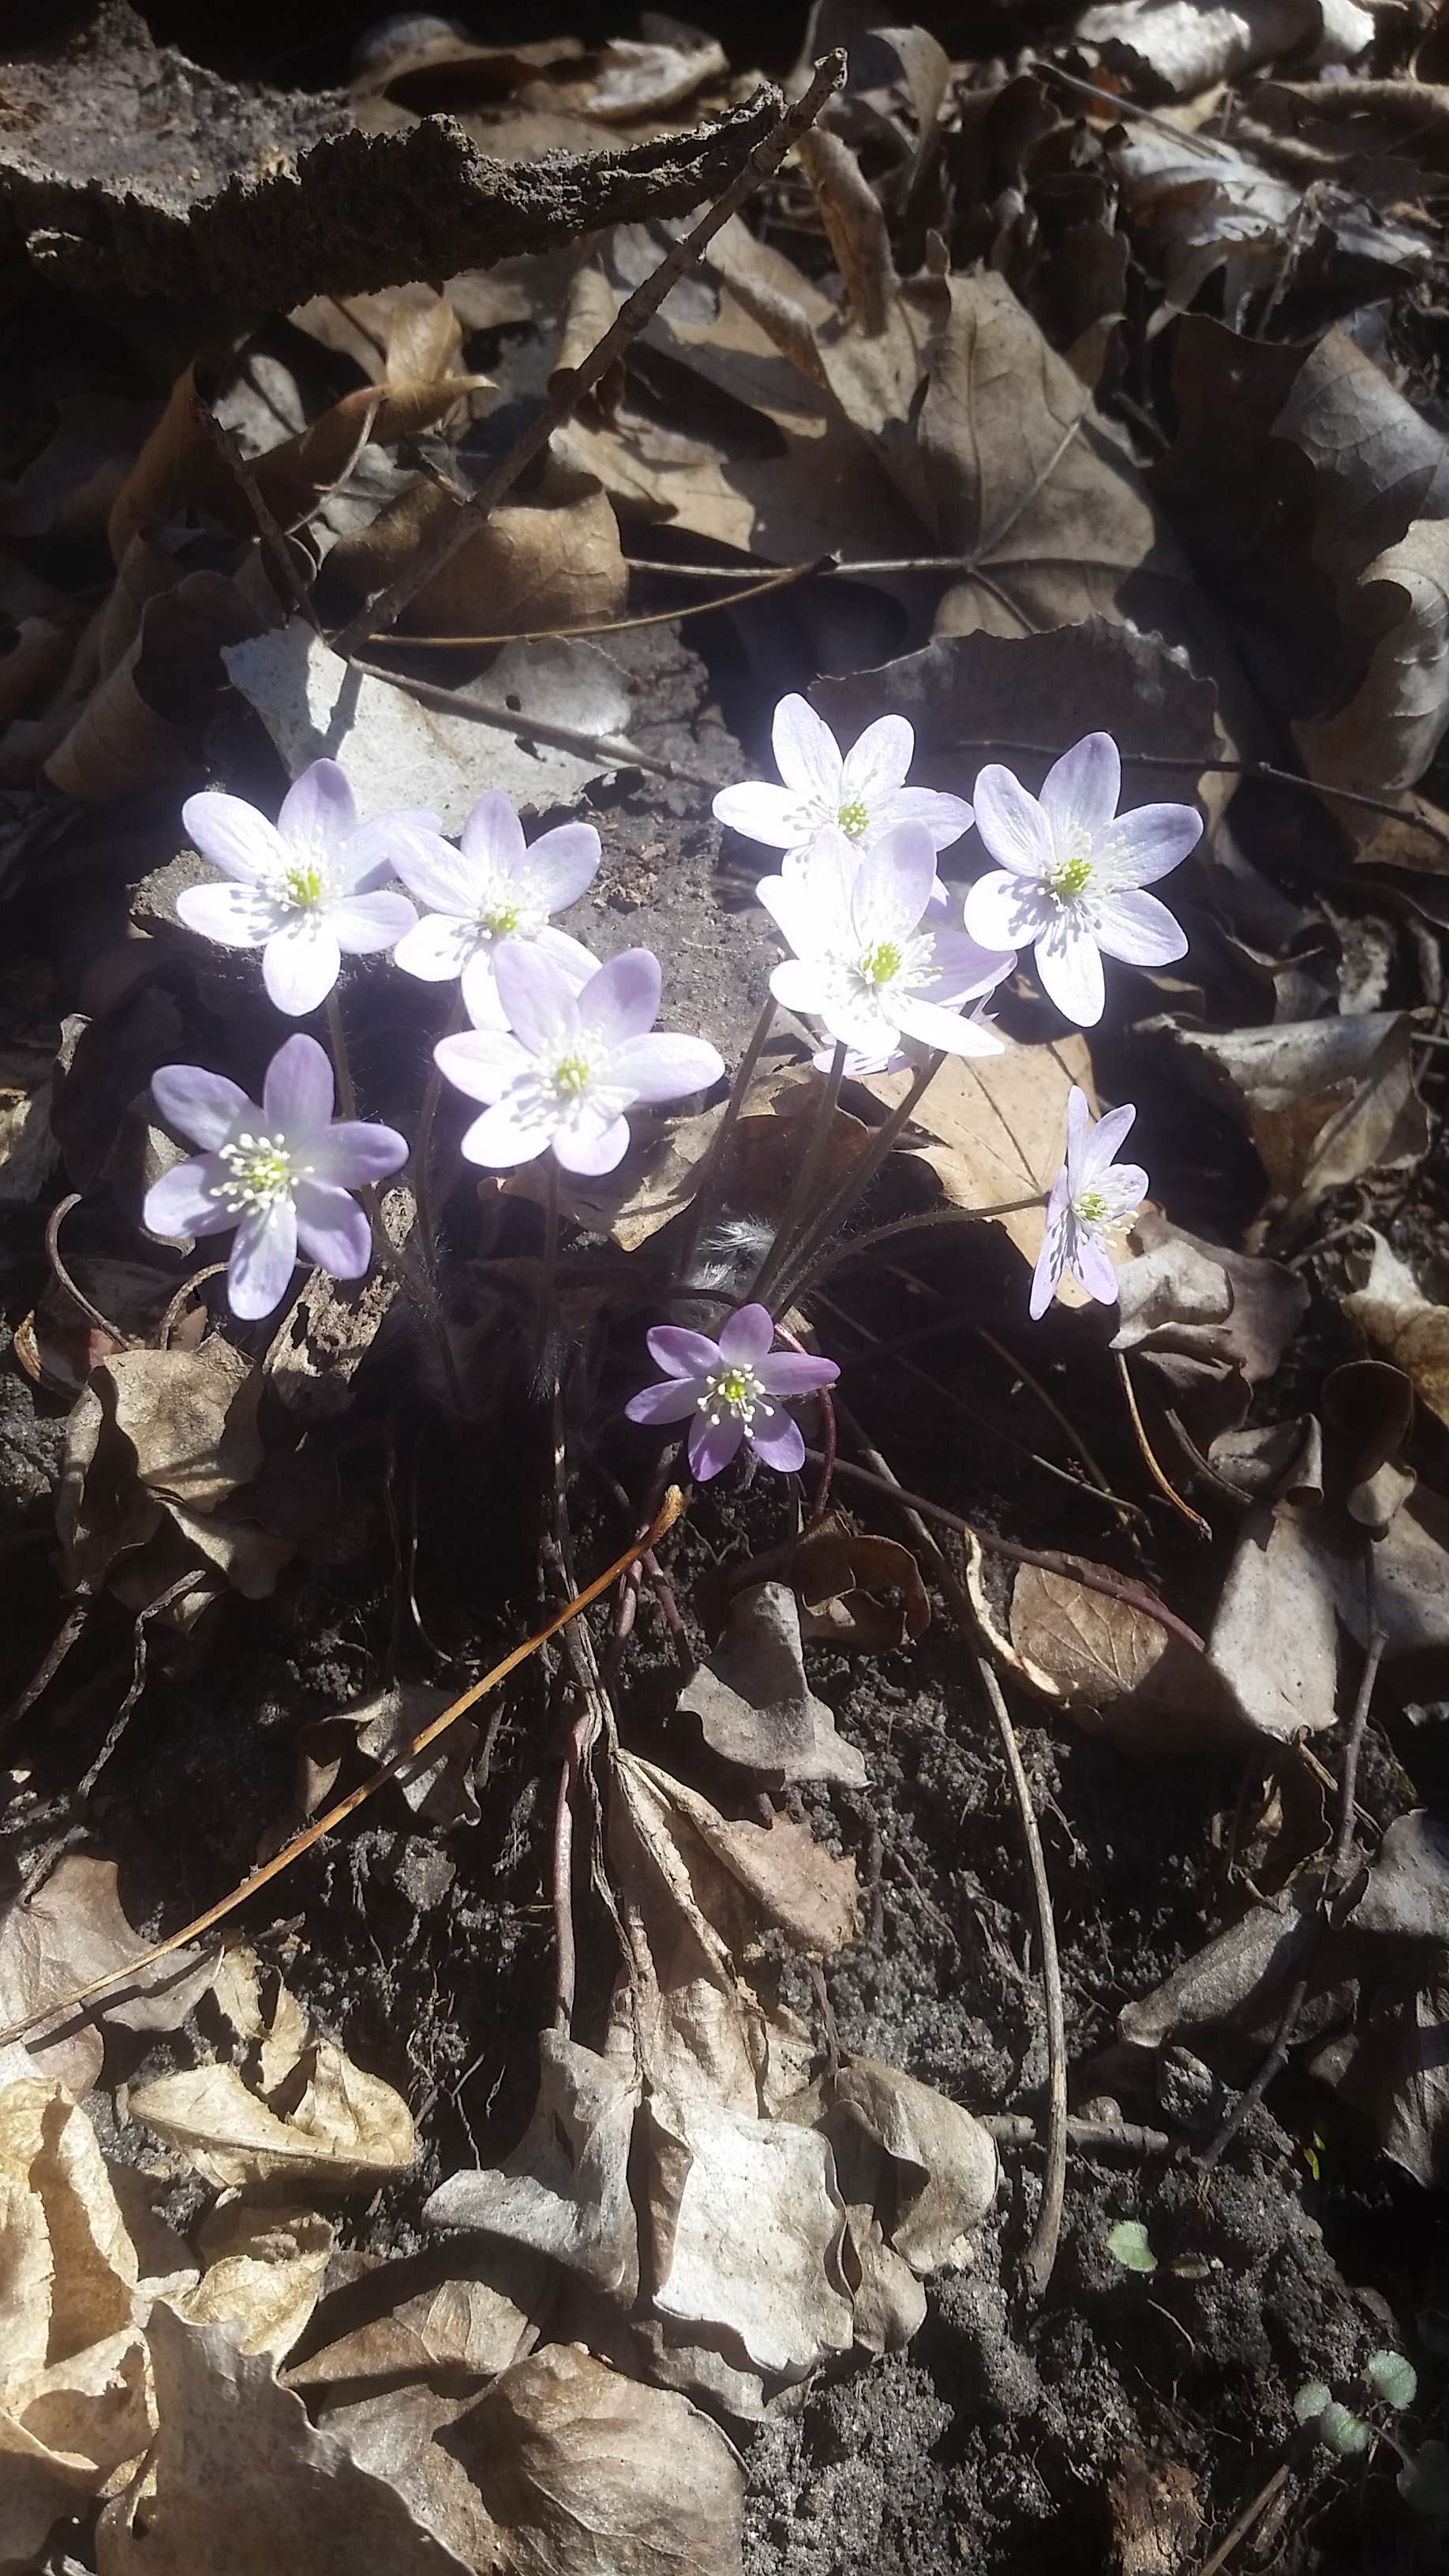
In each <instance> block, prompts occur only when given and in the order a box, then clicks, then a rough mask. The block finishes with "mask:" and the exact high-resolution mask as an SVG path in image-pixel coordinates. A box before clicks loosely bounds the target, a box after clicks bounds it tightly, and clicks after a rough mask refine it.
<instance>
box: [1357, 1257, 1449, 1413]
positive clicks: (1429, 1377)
mask: <svg viewBox="0 0 1449 2576" xmlns="http://www.w3.org/2000/svg"><path fill="white" fill-rule="evenodd" d="M1367 1231H1368V1232H1369V1240H1370V1243H1371V1246H1372V1249H1371V1251H1370V1253H1369V1255H1368V1257H1367V1259H1365V1257H1364V1256H1363V1255H1362V1254H1361V1253H1360V1254H1356V1255H1355V1258H1354V1265H1353V1266H1354V1269H1355V1271H1356V1273H1357V1277H1358V1285H1357V1286H1356V1287H1355V1288H1354V1289H1353V1290H1352V1291H1351V1293H1350V1294H1349V1295H1348V1296H1347V1297H1345V1298H1344V1300H1343V1309H1344V1313H1345V1314H1346V1315H1348V1316H1349V1317H1350V1318H1351V1320H1352V1321H1353V1322H1354V1323H1355V1324H1357V1325H1358V1327H1359V1330H1360V1331H1361V1332H1363V1333H1366V1334H1367V1336H1368V1338H1369V1340H1370V1341H1371V1342H1372V1343H1373V1345H1374V1347H1375V1349H1376V1350H1379V1351H1382V1353H1383V1354H1384V1356H1385V1358H1386V1359H1390V1360H1392V1361H1393V1363H1394V1365H1395V1367H1396V1368H1401V1369H1402V1370H1403V1371H1404V1373H1405V1375H1406V1376H1407V1377H1409V1378H1410V1379H1411V1380H1412V1381H1413V1385H1414V1390H1415V1393H1416V1394H1417V1395H1418V1396H1419V1397H1420V1398H1421V1399H1422V1401H1423V1402H1424V1403H1425V1404H1427V1405H1428V1407H1429V1410H1430V1412H1431V1413H1436V1414H1437V1415H1438V1417H1439V1420H1440V1421H1441V1422H1443V1423H1445V1424H1449V1307H1446V1306H1445V1305H1444V1304H1443V1303H1442V1302H1441V1301H1440V1300H1438V1299H1436V1298H1432V1297H1426V1296H1425V1294H1424V1291H1423V1289H1422V1288H1421V1287H1420V1286H1419V1283H1418V1281H1417V1279H1416V1278H1415V1277H1414V1274H1413V1272H1412V1271H1411V1270H1410V1269H1409V1267H1408V1265H1407V1264H1406V1263H1405V1262H1402V1261H1401V1260H1400V1259H1399V1257H1398V1254H1397V1253H1396V1252H1394V1251H1392V1250H1391V1249H1390V1247H1389V1245H1388V1244H1387V1243H1386V1242H1385V1241H1384V1238H1383V1236H1382V1235H1381V1234H1375V1233H1373V1232H1372V1230H1371V1229H1367Z"/></svg>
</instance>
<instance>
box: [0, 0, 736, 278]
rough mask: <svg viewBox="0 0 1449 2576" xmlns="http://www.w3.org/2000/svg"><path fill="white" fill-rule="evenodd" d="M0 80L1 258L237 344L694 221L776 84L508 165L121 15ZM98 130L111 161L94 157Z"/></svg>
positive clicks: (454, 128)
mask: <svg viewBox="0 0 1449 2576" xmlns="http://www.w3.org/2000/svg"><path fill="white" fill-rule="evenodd" d="M4 75H5V76H4V91H5V97H6V109H5V112H4V113H3V115H0V260H3V261H7V262H11V263H13V262H14V261H16V260H17V259H21V258H23V259H28V260H29V262H30V263H31V264H32V266H33V267H35V268H36V269H38V270H39V271H40V272H41V273H42V274H43V275H44V276H45V277H46V278H48V279H49V280H51V281H53V282H54V283H55V284H57V285H60V286H64V287H67V288H70V289H73V290H76V291H79V292H82V293H86V294H107V295H112V294H117V293H119V294H125V295H129V296H134V297H137V298H142V299H164V300H165V301H166V302H168V303H170V304H172V305H180V306H184V307H194V308H200V309H202V310H205V309H207V308H211V309H214V310H216V311H218V312H220V313H225V314H226V315H227V316H228V317H229V318H230V320H231V321H232V323H233V324H234V323H235V322H236V319H237V317H238V316H244V315H246V314H247V313H251V312H275V311H278V310H282V311H285V310H286V309H287V308H288V307H289V306H291V305H294V304H300V303H303V302H305V301H306V300H307V298H308V297H310V296H313V295H319V294H333V295H356V294H365V293H369V292H372V291H374V290H376V289H377V288H379V287H384V286H400V285H406V284H408V283H409V282H410V281H411V280H412V279H414V278H419V277H422V278H428V277H434V278H442V277H450V276H454V275H456V273H457V272H458V271H459V270H460V269H465V268H480V267H488V266H491V265H492V264H493V263H494V262H495V261H497V260H501V259H509V258H513V257H516V256H517V255H518V254H520V253H522V252H525V251H539V250H546V249H550V248H557V247H558V246H559V245H561V244H562V243H564V242H567V241H569V240H572V239H574V238H576V237H577V236H578V235H580V234H583V233H588V232H593V231H596V230H598V229H600V228H601V227H603V226H605V225H610V224H621V223H638V222H641V221H643V220H645V219H646V218H648V217H651V216H655V215H672V214H681V213H684V212H686V211H687V210H688V209H689V208H690V207H693V206H696V205H698V204H700V203H701V202H702V201H703V200H704V199H706V198H710V197H715V196H718V195H719V194H720V193H721V192H722V191H723V190H724V188H726V187H727V186H728V184H729V182H730V180H731V179H732V178H733V177H734V175H735V173H736V172H737V171H738V170H739V169H740V167H741V165H742V164H743V162H744V161H745V159H746V157H747V156H748V154H749V153H750V152H751V151H752V150H753V149H754V147H755V145H756V144H757V143H760V142H762V141H763V140H764V138H765V136H766V135H767V134H768V133H769V132H770V131H771V129H772V128H773V126H774V125H775V124H776V122H777V120H778V118H779V115H780V110H781V101H780V95H779V92H778V91H777V90H775V89H773V88H771V87H768V86H766V87H763V88H761V89H759V90H757V91H756V93H755V95H754V97H753V98H751V99H749V100H747V101H746V103H745V104H744V105H743V106H742V107H740V108H737V109H734V110H732V111H731V112H730V114H729V115H727V116H724V117H720V118H717V119H716V120H714V121H713V122H711V123H708V124H704V125H700V126H697V127H696V128H695V129H694V130H693V131H692V132H690V133H688V134H683V135H675V136H670V137H667V138H665V139H663V140H660V141H652V142H647V143H640V144H634V145H631V146H629V147H628V148H627V149H625V150H623V151H620V152H605V153H600V154H597V155H594V154H577V155H574V154H565V153H555V154H551V155H550V156H549V157H548V158H547V159H546V160H543V161H533V162H504V161H495V160H492V159H490V158H489V157H488V156H487V155H486V154H485V153H482V152H479V151H478V150H477V148H476V147H475V146H474V145H473V144H472V143H470V141H469V140H468V137H467V135H466V134H465V133H464V132H463V129H462V127H461V126H459V125H458V124H457V123H456V122H455V121H454V120H453V119H452V118H451V117H444V116H437V117H432V116H430V117H424V118H423V119H422V120H421V122H420V123H419V124H417V125H415V126H412V127H410V128H409V129H408V131H407V132H405V133H400V134H374V135H364V134H359V133H357V132H355V131H352V130H349V129H347V128H346V126H345V120H346V117H347V114H348V109H347V105H346V102H345V100H343V99H342V98H341V97H340V96H337V95H335V94H334V95H331V96H328V95H323V96H322V97H310V96H309V97H305V98H304V97H301V96H300V95H291V94H287V93H282V92H267V91H244V90H239V89H235V88H233V87H232V86H231V85H230V84H229V83H227V82H225V81H222V80H219V79H218V78H217V77H216V75H215V74H214V73H211V72H207V71H204V70H202V69H201V68H199V67H198V66H197V65H196V64H194V63H189V62H188V61H187V60H186V58H185V57H184V56H183V55H181V54H178V53H175V52H174V51H172V50H171V49H170V48H169V47H161V46H157V45H155V44H154V42H153V41H152V39H151V37H150V35H149V32H148V31H147V30H146V28H145V27H144V24H143V23H142V22H141V21H139V20H138V19H137V18H136V16H135V13H134V12H133V11H132V10H131V9H129V8H127V7H125V6H124V5H113V6H111V7H109V8H107V9H104V10H103V11H102V12H101V13H100V15H99V17H98V18H97V20H96V21H95V22H93V24H92V26H91V27H90V28H89V29H88V30H86V31H85V32H84V34H82V35H81V36H80V37H79V38H76V39H75V40H73V41H72V42H71V43H70V44H68V45H66V46H65V47H64V48H63V49H61V50H60V51H58V52H57V53H56V54H55V55H54V56H52V57H49V58H47V59H45V60H43V61H42V60H36V59H34V58H31V59H27V60H20V61H14V62H11V63H9V64H6V65H5V67H4ZM78 99H84V100H85V102H86V106H85V120H84V121H85V129H86V135H87V138H88V150H82V149H80V148H79V143H78V136H77V108H76V101H77V100H78ZM107 127H108V128H109V130H110V134H111V141H110V144H109V146H107V145H106V144H105V143H104V142H103V141H102V142H98V140H97V137H98V134H101V133H102V132H103V131H104V130H105V129H106V128H107ZM329 129H333V130H329ZM309 136H310V137H316V138H317V139H315V140H308V137H309ZM304 144H305V146H306V148H302V147H303V145H304ZM293 156H295V157H293Z"/></svg>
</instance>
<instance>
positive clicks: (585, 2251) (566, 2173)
mask: <svg viewBox="0 0 1449 2576" xmlns="http://www.w3.org/2000/svg"><path fill="white" fill-rule="evenodd" d="M539 2055H540V2068H539V2089H538V2101H537V2105H536V2107H535V2110H534V2115H533V2118H532V2120H531V2121H530V2123H529V2126H528V2128H527V2130H526V2131H525V2133H524V2136H523V2137H522V2139H521V2140H520V2142H519V2144H518V2146H517V2147H516V2148H515V2149H514V2151H513V2153H512V2155H511V2156H510V2157H509V2158H508V2160H507V2163H506V2165H505V2166H504V2168H503V2170H502V2171H501V2172H492V2171H483V2172H477V2173H467V2172H462V2173H455V2174H450V2175H449V2177H448V2179H447V2181H446V2182H444V2183H442V2184H440V2185H439V2187H438V2189H437V2190H436V2191H435V2192H434V2193H433V2195H432V2197H431V2199H430V2200H429V2201H428V2202H427V2204H426V2208H425V2210H424V2215H425V2217H426V2218H427V2220H428V2222H429V2224H430V2225H431V2226H434V2227H467V2228H474V2229H476V2230H477V2231H478V2232H479V2234H481V2235H486V2236H498V2237H502V2238H504V2239H506V2240H508V2241H509V2242H511V2243H513V2244H517V2245H523V2246H526V2247H527V2248H528V2249H529V2250H530V2251H531V2252H533V2253H536V2254H546V2255H548V2256H550V2257H551V2258H552V2259H553V2260H554V2261H555V2262H558V2263H562V2264H564V2265H565V2266H566V2267H567V2268H568V2269H569V2270H571V2271H574V2272H578V2273H580V2274H581V2275H582V2277H583V2278H584V2279H585V2280H586V2281H591V2282H593V2283H594V2284H595V2286H596V2287H597V2288H599V2289H601V2290H607V2291H611V2292H616V2293H621V2294H622V2295H623V2296H624V2297H625V2298H632V2296H633V2293H634V2289H635V2286H636V2285H637V2282H638V2277H639V2252H638V2237H637V2230H636V2227H635V2220H634V2207H633V2202H632V2201H631V2199H630V2196H629V2181H628V2165H629V2142H630V2138H631V2136H632V2134H633V2127H634V2114H635V2111H636V2110H637V2108H638V2104H639V2080H638V2077H637V2075H636V2074H635V2073H634V2071H633V2069H632V2068H630V2067H627V2066H625V2065H623V2064H616V2063H615V2062H614V2060H613V2059H612V2058H608V2057H600V2056H598V2055H596V2054H595V2052H594V2051H593V2050H592V2049H588V2048H583V2047H581V2046H580V2045H579V2043H578V2042H577V2041H575V2040H571V2039H566V2038H564V2037H563V2036H562V2035H561V2033H559V2032H557V2031H545V2032H544V2033H543V2035H542V2037H541V2038H540V2041H539Z"/></svg>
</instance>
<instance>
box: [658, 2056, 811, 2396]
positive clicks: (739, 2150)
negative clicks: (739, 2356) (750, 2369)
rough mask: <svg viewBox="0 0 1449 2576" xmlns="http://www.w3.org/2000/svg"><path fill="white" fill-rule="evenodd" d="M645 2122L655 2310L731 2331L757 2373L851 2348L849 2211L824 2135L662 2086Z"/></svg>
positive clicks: (798, 2371)
mask: <svg viewBox="0 0 1449 2576" xmlns="http://www.w3.org/2000/svg"><path fill="white" fill-rule="evenodd" d="M649 2123H650V2129H651V2132H652V2136H653V2141H654V2154H653V2170H654V2179H653V2183H652V2187H651V2192H650V2216H651V2222H652V2228H653V2238H654V2292H653V2298H654V2305H655V2307H656V2308H657V2309H659V2311H660V2312H661V2314H663V2315H664V2316H668V2317H677V2318H680V2319H681V2320H683V2321H684V2322H685V2323H687V2324H696V2325H707V2326H710V2327H712V2328H714V2329H715V2330H716V2331H719V2330H723V2331H724V2332H726V2333H728V2334H733V2335H738V2337H739V2339H740V2341H741V2343H742V2344H743V2345H744V2348H745V2350H746V2352H747V2353H748V2354H749V2356H750V2359H751V2361H753V2362H754V2363H755V2364H756V2365H757V2367H758V2368H760V2369H761V2370H766V2371H772V2372H776V2371H778V2372H784V2373H786V2374H788V2375H790V2376H792V2377H798V2376H800V2375H802V2374H803V2373H804V2372H805V2371H807V2370H811V2369H813V2368H815V2366H816V2365H817V2364H818V2363H820V2362H822V2361H824V2360H825V2359H826V2358H827V2357H828V2356H829V2355H830V2354H831V2353H840V2352H847V2351H849V2349H850V2346H851V2344H852V2342H853V2341H854V2325H853V2322H852V2318H851V2306H850V2300H849V2298H848V2296H847V2295H846V2290H845V2284H844V2279H843V2276H842V2274H841V2270H840V2247H841V2241H842V2236H843V2232H844V2224H845V2204H844V2202H843V2201H842V2199H841V2197H840V2193H839V2190H838V2189H837V2187H836V2182H835V2175H834V2169H833V2165H832V2162H831V2156H830V2149H829V2147H828V2145H827V2144H826V2141H825V2139H824V2138H823V2137H821V2136H820V2135H819V2134H818V2132H817V2131H815V2130H813V2129H806V2128H798V2127H796V2126H794V2125H793V2124H792V2123H791V2122H789V2121H785V2120H758V2119H751V2118H750V2117H749V2116H748V2114H746V2113H744V2112H740V2111H732V2110H729V2109H727V2108H725V2106H724V2105H723V2104H720V2103H717V2102H712V2101H710V2100H709V2099H708V2097H707V2096H706V2095H704V2094H701V2093H694V2094H690V2095H688V2096H683V2095H679V2094H674V2093H671V2092H669V2091H668V2090H667V2089H665V2088H656V2089H655V2090H654V2091H653V2092H652V2093H651V2095H650V2099H649Z"/></svg>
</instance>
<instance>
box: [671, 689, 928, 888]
mask: <svg viewBox="0 0 1449 2576" xmlns="http://www.w3.org/2000/svg"><path fill="white" fill-rule="evenodd" d="M772 740H773V743H774V749H775V765H776V767H777V769H778V770H779V772H780V776H781V778H782V779H783V780H784V782H785V783H784V785H783V787H774V786H772V785H771V784H770V782H769V781H768V780H767V779H758V778H757V779H751V780H750V781H749V782H748V783H747V784H746V785H744V786H742V787H722V788H721V789H720V792H719V794H718V795H717V796H716V798H715V800H714V810H715V815H716V818H717V820H718V821H719V822H721V823H728V824H729V825H730V827H731V828H732V830H734V831H736V832H743V833H744V834H745V836H746V838H747V839H748V840H751V841H764V842H765V843H766V844H767V846H768V847H769V848H770V849H772V850H785V851H788V852H797V851H800V850H807V849H808V848H809V846H810V844H811V842H812V841H813V840H814V838H815V835H816V833H817V832H819V831H820V830H822V829H823V827H824V826H825V825H826V824H829V825H830V826H831V827H832V828H833V829H834V830H836V831H839V832H843V833H844V834H845V837H846V839H847V840H848V841H851V842H853V843H854V845H855V847H856V849H857V850H870V849H873V848H874V847H875V844H876V842H877V841H878V840H879V839H880V837H881V834H882V833H883V832H888V831H890V830H891V828H892V826H893V825H895V824H897V823H919V824H922V825H923V826H924V828H925V829H926V831H928V832H929V834H930V836H931V848H932V851H933V853H934V852H935V851H937V850H949V848H950V847H951V844H952V842H953V841H959V840H960V838H961V835H962V833H963V832H966V831H969V830H970V828H971V808H970V806H969V805H968V804H967V803H966V801H965V799H964V797H960V796H947V795H945V794H943V793H941V792H940V791H938V790H937V789H936V788H933V787H907V785H906V783H905V782H906V773H907V771H908V770H909V768H910V765H911V762H912V760H913V758H914V756H915V749H916V737H915V734H914V732H913V731H912V729H911V727H910V726H909V725H908V724H907V722H906V719H905V717H904V716H881V717H879V718H878V719H877V721H876V722H875V723H874V724H871V725H867V726H866V729H865V731H864V733H863V734H862V735H861V737H860V739H859V741H858V742H857V743H856V744H855V745H854V747H853V748H852V749H851V750H850V751H847V752H844V753H842V751H841V749H840V745H839V743H838V742H837V741H836V739H835V736H834V734H833V733H832V732H831V730H830V727H829V725H827V724H824V723H822V721H821V719H820V717H819V716H818V715H817V714H816V713H815V710H814V708H813V707H812V706H810V705H808V704H807V702H806V700H805V699H804V698H795V697H791V698H782V699H781V700H780V703H779V705H778V706H777V708H776V709H775V724H774V732H773V735H772ZM785 873H786V875H787V876H788V875H789V873H790V870H789V868H788V866H787V868H786V871H785Z"/></svg>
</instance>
